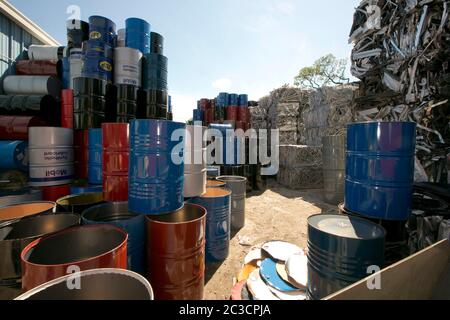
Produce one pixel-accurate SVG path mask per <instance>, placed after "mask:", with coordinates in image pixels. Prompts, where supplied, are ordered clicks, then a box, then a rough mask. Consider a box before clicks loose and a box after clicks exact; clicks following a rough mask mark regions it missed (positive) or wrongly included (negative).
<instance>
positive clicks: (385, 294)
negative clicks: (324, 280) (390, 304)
mask: <svg viewBox="0 0 450 320" xmlns="http://www.w3.org/2000/svg"><path fill="white" fill-rule="evenodd" d="M449 270H450V243H449V241H448V240H443V241H441V242H439V243H437V244H435V245H433V246H431V247H429V248H428V249H425V250H423V251H421V252H419V253H417V254H415V255H413V256H411V257H409V258H407V259H405V260H403V261H400V262H399V263H397V264H395V265H393V266H391V267H388V268H386V269H384V270H382V271H380V272H379V273H376V274H374V275H372V276H370V277H368V278H366V279H364V280H362V281H360V282H358V283H356V284H355V285H353V286H350V287H349V288H346V289H344V290H342V291H340V292H338V293H336V294H334V295H331V296H330V297H328V298H327V299H326V300H418V299H419V300H422V299H426V300H428V299H433V298H437V297H438V298H440V299H444V298H445V299H449V300H450V288H447V289H448V290H446V291H447V292H443V291H440V292H439V293H437V291H438V290H442V288H438V287H439V286H440V284H441V283H442V282H443V281H445V280H444V279H448V275H447V272H448V271H449ZM377 276H380V279H381V290H369V289H368V286H367V284H368V283H372V282H373V279H374V277H377ZM437 294H438V296H437Z"/></svg>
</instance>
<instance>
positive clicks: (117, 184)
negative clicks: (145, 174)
mask: <svg viewBox="0 0 450 320" xmlns="http://www.w3.org/2000/svg"><path fill="white" fill-rule="evenodd" d="M128 134H129V124H128V123H105V124H103V194H104V198H105V200H106V201H112V202H123V201H128V163H129V156H130V151H129V137H128Z"/></svg>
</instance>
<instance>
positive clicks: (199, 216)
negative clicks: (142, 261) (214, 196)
mask: <svg viewBox="0 0 450 320" xmlns="http://www.w3.org/2000/svg"><path fill="white" fill-rule="evenodd" d="M205 228H206V210H205V208H203V207H200V206H198V205H193V204H186V205H185V206H184V207H183V208H182V209H180V210H178V211H175V212H173V213H170V214H166V215H161V216H148V217H147V260H148V261H147V265H148V273H147V274H148V280H149V281H150V283H151V284H152V286H153V289H154V291H155V298H156V300H203V291H204V281H205Z"/></svg>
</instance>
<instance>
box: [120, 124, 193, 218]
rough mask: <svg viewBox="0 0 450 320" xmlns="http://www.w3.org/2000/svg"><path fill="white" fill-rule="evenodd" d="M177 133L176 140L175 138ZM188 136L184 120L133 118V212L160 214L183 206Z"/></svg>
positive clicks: (131, 190)
mask: <svg viewBox="0 0 450 320" xmlns="http://www.w3.org/2000/svg"><path fill="white" fill-rule="evenodd" d="M174 133H175V134H176V137H174V139H175V140H176V141H172V135H173V134H174ZM185 137H186V125H185V124H183V123H177V122H172V121H165V120H132V121H131V124H130V151H131V152H130V176H129V198H128V199H129V200H128V201H129V208H130V211H131V212H133V213H137V214H145V215H161V214H165V213H168V212H173V211H176V210H178V209H180V208H182V207H183V202H184V194H183V193H184V140H185ZM174 159H175V160H177V161H173V160H174Z"/></svg>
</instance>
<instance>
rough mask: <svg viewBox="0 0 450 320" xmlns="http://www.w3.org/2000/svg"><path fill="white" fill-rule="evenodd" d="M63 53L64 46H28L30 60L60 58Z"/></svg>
mask: <svg viewBox="0 0 450 320" xmlns="http://www.w3.org/2000/svg"><path fill="white" fill-rule="evenodd" d="M63 55H64V47H58V46H48V45H35V44H33V45H31V46H30V47H29V48H28V58H29V59H30V60H59V59H61V58H62V57H63Z"/></svg>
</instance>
